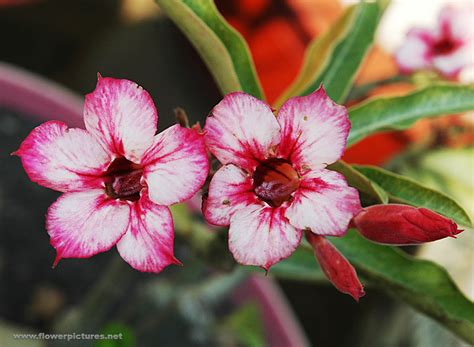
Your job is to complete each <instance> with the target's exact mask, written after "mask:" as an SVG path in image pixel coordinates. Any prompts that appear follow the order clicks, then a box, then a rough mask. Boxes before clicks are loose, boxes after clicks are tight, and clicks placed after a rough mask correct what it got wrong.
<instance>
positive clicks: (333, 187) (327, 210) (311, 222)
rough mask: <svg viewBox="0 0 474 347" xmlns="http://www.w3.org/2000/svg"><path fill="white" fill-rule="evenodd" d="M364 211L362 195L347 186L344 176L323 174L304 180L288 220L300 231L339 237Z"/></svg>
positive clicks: (304, 178)
mask: <svg viewBox="0 0 474 347" xmlns="http://www.w3.org/2000/svg"><path fill="white" fill-rule="evenodd" d="M360 209H361V206H360V201H359V193H358V192H357V190H355V189H354V188H352V187H349V186H348V185H347V182H346V180H345V179H344V176H342V175H341V174H339V173H337V172H334V171H329V170H319V171H311V172H308V173H307V174H306V175H305V176H303V177H302V179H301V182H300V186H299V188H298V190H297V191H296V192H295V193H294V195H293V200H292V201H291V203H290V206H289V207H288V209H287V210H286V214H285V216H286V217H287V218H288V219H289V220H290V223H291V224H292V225H293V226H294V227H296V228H299V229H305V230H311V231H312V232H313V233H315V234H318V235H334V236H338V235H343V234H344V233H345V232H346V231H347V228H348V225H349V222H350V220H351V219H352V217H353V216H354V215H356V214H357V213H358V212H359V211H360Z"/></svg>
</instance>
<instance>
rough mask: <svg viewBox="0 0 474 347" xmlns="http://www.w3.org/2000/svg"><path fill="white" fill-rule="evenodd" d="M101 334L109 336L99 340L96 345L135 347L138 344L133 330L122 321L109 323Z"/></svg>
mask: <svg viewBox="0 0 474 347" xmlns="http://www.w3.org/2000/svg"><path fill="white" fill-rule="evenodd" d="M101 334H103V335H104V336H105V337H108V338H107V339H103V340H97V341H96V342H95V343H94V347H134V346H135V345H136V341H135V335H134V333H133V331H132V330H131V329H130V328H129V327H128V326H127V325H125V324H122V323H117V322H114V323H109V324H108V325H107V326H105V327H104V328H103V329H102V331H101Z"/></svg>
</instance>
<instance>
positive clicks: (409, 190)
mask: <svg viewBox="0 0 474 347" xmlns="http://www.w3.org/2000/svg"><path fill="white" fill-rule="evenodd" d="M354 168H355V169H357V170H358V171H360V172H361V173H362V174H363V175H365V176H366V177H368V178H369V179H370V180H372V181H373V182H375V183H377V184H378V185H379V186H380V187H382V188H383V189H384V190H385V191H386V192H387V193H388V194H389V198H390V201H392V202H399V203H403V204H409V205H413V206H421V207H426V208H429V209H431V210H433V211H436V212H438V213H441V214H442V215H444V216H446V217H448V218H452V219H453V220H455V221H456V222H457V223H458V224H461V225H464V226H471V220H470V219H469V216H468V214H467V213H466V211H464V209H463V208H462V207H461V206H460V205H459V204H458V203H457V202H456V201H454V200H453V199H451V198H450V197H449V196H447V195H445V194H443V193H440V192H438V191H436V190H433V189H431V188H427V187H425V186H423V185H421V184H419V183H418V182H416V181H414V180H412V179H410V178H408V177H405V176H401V175H397V174H394V173H392V172H390V171H387V170H383V169H381V168H378V167H375V166H357V165H355V166H354Z"/></svg>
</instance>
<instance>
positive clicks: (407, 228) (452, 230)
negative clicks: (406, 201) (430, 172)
mask: <svg viewBox="0 0 474 347" xmlns="http://www.w3.org/2000/svg"><path fill="white" fill-rule="evenodd" d="M352 226H354V227H355V228H357V229H358V230H359V232H360V233H361V234H362V235H363V236H364V237H366V238H367V239H369V240H371V241H374V242H378V243H384V244H390V245H413V244H419V243H424V242H430V241H436V240H439V239H443V238H445V237H448V236H449V237H455V235H457V234H459V233H460V232H462V231H463V230H458V228H457V225H456V223H454V222H453V221H452V220H451V219H448V218H446V217H443V216H441V215H440V214H438V213H435V212H433V211H431V210H428V209H426V208H422V207H420V208H417V207H413V206H408V205H398V204H388V205H374V206H370V207H367V208H365V209H363V210H362V211H361V212H360V213H359V214H358V215H356V216H355V217H354V218H353V219H352Z"/></svg>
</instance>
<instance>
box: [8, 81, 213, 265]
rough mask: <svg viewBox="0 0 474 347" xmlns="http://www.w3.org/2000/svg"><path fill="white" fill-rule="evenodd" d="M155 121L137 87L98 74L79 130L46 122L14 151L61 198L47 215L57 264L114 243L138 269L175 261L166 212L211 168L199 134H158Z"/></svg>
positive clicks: (184, 130)
mask: <svg viewBox="0 0 474 347" xmlns="http://www.w3.org/2000/svg"><path fill="white" fill-rule="evenodd" d="M157 121H158V114H157V111H156V108H155V106H154V104H153V100H152V98H151V96H150V95H149V94H148V93H147V92H146V91H145V90H143V88H141V87H140V86H138V85H137V84H136V83H134V82H131V81H128V80H125V79H113V78H102V77H100V76H99V80H98V82H97V87H96V89H95V90H94V91H93V92H92V93H91V94H88V95H87V96H86V99H85V105H84V122H85V126H86V130H84V129H68V128H67V126H66V125H65V124H64V123H62V122H59V121H49V122H46V123H44V124H42V125H40V126H39V127H37V128H35V129H34V130H33V131H32V132H31V133H30V134H29V135H28V137H27V138H26V139H25V140H24V141H23V143H22V144H21V146H20V148H19V149H18V151H17V152H15V154H16V155H18V156H20V158H21V161H22V164H23V167H24V169H25V171H26V173H27V174H28V176H29V178H30V179H31V180H32V181H33V182H36V183H38V184H40V185H42V186H44V187H47V188H51V189H54V190H57V191H60V192H63V193H64V194H63V195H62V196H60V197H59V198H58V200H57V201H56V202H54V203H53V204H52V205H51V207H50V208H49V210H48V214H47V217H46V229H47V231H48V233H49V235H50V237H51V245H52V246H53V247H54V248H55V249H56V252H57V257H56V260H55V263H54V264H55V265H56V264H57V262H58V261H59V260H60V259H62V258H88V257H91V256H93V255H95V254H97V253H100V252H104V251H107V250H108V249H110V248H111V247H113V246H114V245H116V246H117V249H118V252H119V253H120V255H121V256H122V258H123V259H124V260H125V261H126V262H127V263H129V264H130V265H131V266H132V267H133V268H135V269H137V270H139V271H144V272H154V273H158V272H160V271H161V270H162V269H163V268H164V267H166V266H167V265H169V264H172V263H179V261H178V260H177V259H176V258H175V257H174V255H173V239H174V230H173V220H172V217H171V213H170V210H169V208H168V207H167V206H168V205H171V204H174V203H178V202H181V201H184V200H187V199H189V198H191V197H192V196H193V195H194V194H195V193H196V192H197V191H198V190H199V189H200V187H201V186H202V184H203V183H204V182H205V180H206V177H207V175H208V171H209V163H208V160H207V154H206V149H205V144H204V139H203V136H202V135H201V134H199V133H198V132H196V131H194V130H192V129H187V128H183V127H181V126H179V125H175V126H172V127H170V128H168V129H166V130H165V131H163V132H161V133H159V134H157V135H156V130H157Z"/></svg>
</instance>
